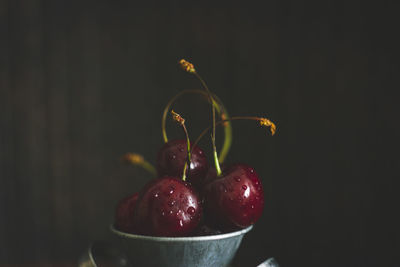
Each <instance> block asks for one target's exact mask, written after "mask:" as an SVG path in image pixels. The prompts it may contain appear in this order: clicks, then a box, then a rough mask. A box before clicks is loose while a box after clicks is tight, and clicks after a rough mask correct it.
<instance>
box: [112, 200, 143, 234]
mask: <svg viewBox="0 0 400 267" xmlns="http://www.w3.org/2000/svg"><path fill="white" fill-rule="evenodd" d="M138 198H139V193H135V194H133V195H130V196H127V197H125V198H123V199H121V200H120V201H119V202H118V204H117V208H116V211H115V227H116V228H117V229H118V230H120V231H123V232H128V233H133V232H135V229H134V226H133V214H134V210H135V205H136V202H137V200H138Z"/></svg>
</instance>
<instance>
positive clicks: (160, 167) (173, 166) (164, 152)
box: [157, 139, 208, 188]
mask: <svg viewBox="0 0 400 267" xmlns="http://www.w3.org/2000/svg"><path fill="white" fill-rule="evenodd" d="M191 150H192V151H191V153H192V157H191V161H190V168H189V170H188V171H187V181H188V182H190V183H191V184H193V186H194V187H196V188H199V187H200V186H201V185H202V183H203V179H204V178H205V176H206V174H207V171H208V162H207V158H206V156H205V153H204V151H203V150H202V149H201V148H200V147H198V146H194V147H192V149H191ZM186 160H187V141H186V140H183V139H179V140H171V141H168V142H167V143H165V144H164V145H163V146H162V148H161V149H160V150H159V152H158V155H157V173H158V176H159V177H162V176H164V175H169V176H174V177H180V176H182V173H183V168H184V166H185V163H186Z"/></svg>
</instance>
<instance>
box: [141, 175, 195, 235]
mask: <svg viewBox="0 0 400 267" xmlns="http://www.w3.org/2000/svg"><path fill="white" fill-rule="evenodd" d="M201 218H202V207H201V203H200V198H199V197H198V196H197V194H196V193H195V192H194V190H193V188H192V187H191V186H190V185H189V184H188V183H186V182H184V181H182V180H181V179H178V178H174V177H170V176H164V177H162V178H160V179H155V180H153V181H151V182H150V183H148V184H147V185H146V186H145V188H144V189H143V191H142V192H141V193H140V198H139V200H138V202H137V205H136V208H135V214H134V224H135V228H136V229H137V230H138V233H140V234H145V235H154V236H187V235H189V234H190V233H192V232H193V231H194V230H195V229H196V227H197V226H198V224H199V222H200V220H201Z"/></svg>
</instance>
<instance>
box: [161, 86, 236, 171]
mask: <svg viewBox="0 0 400 267" xmlns="http://www.w3.org/2000/svg"><path fill="white" fill-rule="evenodd" d="M185 94H200V95H204V96H206V97H208V93H207V92H204V90H183V91H181V92H179V93H178V94H176V95H175V96H174V97H172V98H171V99H170V100H169V102H168V103H167V105H166V106H165V108H164V111H163V115H162V119H161V130H162V136H163V140H164V142H165V143H167V142H168V136H167V131H166V120H167V115H168V112H169V110H170V108H171V106H172V105H173V104H174V103H175V101H176V100H177V99H178V98H179V97H181V96H183V95H185ZM212 96H213V101H212V104H213V106H214V107H215V109H216V110H217V112H218V114H220V115H221V119H222V120H224V119H227V121H226V123H225V124H224V126H225V127H224V143H223V146H222V149H221V151H220V153H219V158H218V160H219V163H223V162H224V160H225V159H226V156H227V155H228V153H229V150H230V147H231V145H232V126H231V123H230V121H229V114H228V112H227V110H226V108H225V106H224V105H223V103H222V101H221V100H220V99H219V98H218V96H216V95H215V94H212ZM192 147H193V146H192Z"/></svg>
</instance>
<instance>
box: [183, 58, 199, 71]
mask: <svg viewBox="0 0 400 267" xmlns="http://www.w3.org/2000/svg"><path fill="white" fill-rule="evenodd" d="M179 64H180V65H181V67H182V69H183V70H184V71H186V72H189V73H196V70H195V69H194V66H193V64H192V63H190V62H188V61H186V60H184V59H181V60H179Z"/></svg>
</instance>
